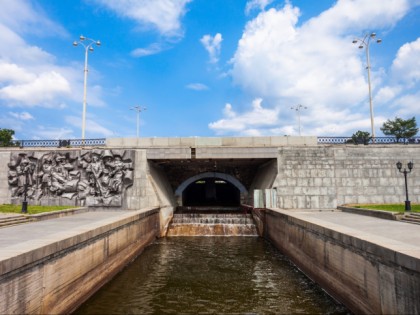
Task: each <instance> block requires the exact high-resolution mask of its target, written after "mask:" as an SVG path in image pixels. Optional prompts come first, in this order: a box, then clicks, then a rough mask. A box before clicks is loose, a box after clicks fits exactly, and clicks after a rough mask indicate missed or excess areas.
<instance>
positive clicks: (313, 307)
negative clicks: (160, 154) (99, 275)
mask: <svg viewBox="0 0 420 315" xmlns="http://www.w3.org/2000/svg"><path fill="white" fill-rule="evenodd" d="M348 313H349V311H348V310H347V309H346V308H344V307H343V306H342V305H338V304H336V303H335V302H334V301H333V300H332V299H331V298H330V297H329V296H328V295H327V294H325V293H324V291H322V290H321V289H320V288H319V287H318V286H317V285H315V284H314V283H313V282H312V281H310V280H309V279H308V278H307V277H306V276H304V275H303V274H302V273H301V272H300V271H299V270H298V269H297V268H296V267H295V266H294V265H292V264H291V263H290V262H289V260H288V259H287V258H286V257H285V256H283V255H281V254H280V253H279V252H278V251H277V250H276V249H275V248H274V247H273V246H272V245H270V244H269V243H268V242H266V241H264V240H263V239H260V238H257V237H173V238H164V239H159V240H157V241H156V242H155V243H154V244H152V245H151V246H149V247H147V248H146V249H145V250H144V252H143V253H142V254H141V255H140V256H139V257H138V258H137V259H136V260H135V261H133V262H132V263H131V264H130V265H129V266H127V267H126V268H125V269H124V270H123V271H122V272H121V273H120V274H118V275H117V276H116V277H115V278H114V279H113V280H112V281H111V282H109V283H108V284H107V285H106V286H104V287H103V288H102V289H101V290H100V291H98V292H97V293H96V294H95V295H94V296H93V297H92V298H91V299H89V300H88V301H87V302H86V303H85V304H84V305H82V306H81V307H80V308H79V309H78V310H77V311H76V314H348Z"/></svg>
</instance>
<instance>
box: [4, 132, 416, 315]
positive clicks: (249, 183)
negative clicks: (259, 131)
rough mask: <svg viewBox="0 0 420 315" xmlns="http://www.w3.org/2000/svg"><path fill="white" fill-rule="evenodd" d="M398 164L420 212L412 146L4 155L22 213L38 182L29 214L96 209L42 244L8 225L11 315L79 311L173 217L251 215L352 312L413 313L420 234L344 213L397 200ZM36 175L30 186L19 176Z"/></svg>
mask: <svg viewBox="0 0 420 315" xmlns="http://www.w3.org/2000/svg"><path fill="white" fill-rule="evenodd" d="M398 161H401V162H403V163H404V165H405V163H406V162H408V161H412V162H413V164H414V169H413V172H412V173H411V174H410V175H409V178H408V187H409V192H410V198H411V201H412V202H413V203H418V202H419V198H420V172H416V165H419V162H420V146H419V145H418V144H417V143H415V144H411V143H409V144H407V145H403V144H386V145H381V144H375V145H354V144H345V143H344V144H340V145H336V144H320V143H319V142H318V139H317V137H288V136H287V137H286V136H285V137H244V138H195V137H191V138H111V139H106V142H105V144H104V145H103V146H94V147H93V146H92V147H88V146H84V147H76V148H72V147H71V146H70V147H60V148H54V149H52V148H47V147H46V148H40V147H37V148H25V147H24V148H18V147H16V148H4V149H1V150H0V176H1V177H2V178H3V179H4V180H3V181H0V203H18V202H21V201H22V188H24V187H25V186H22V183H28V179H30V180H29V182H30V189H29V195H28V196H29V197H28V198H29V200H30V203H38V204H61V205H79V206H84V207H85V208H89V209H91V210H93V211H89V212H88V213H87V214H83V215H80V216H78V215H75V216H74V219H71V218H62V219H56V220H57V221H56V223H54V226H56V225H59V224H61V223H60V222H62V223H63V224H64V226H65V225H66V224H69V226H70V223H65V222H67V221H72V222H73V221H74V223H72V224H73V225H74V226H72V231H71V233H70V232H66V231H64V230H63V231H60V229H59V228H57V229H58V230H57V231H55V232H54V233H55V234H54V233H53V234H52V235H50V236H48V238H47V236H46V235H45V233H44V232H43V231H44V230H45V229H44V228H42V227H41V226H39V229H40V231H39V232H38V233H39V239H42V242H40V241H39V239H34V240H33V242H31V241H28V242H20V241H18V240H17V239H16V237H15V236H14V234H13V233H12V232H13V231H12V228H10V230H9V231H10V233H7V231H4V232H3V234H4V240H5V242H6V239H7V237H10V238H11V241H10V242H11V243H12V245H10V244H5V248H6V249H7V250H5V251H0V289H2V290H3V292H9V293H8V295H7V299H6V300H5V301H6V302H3V303H0V307H1V309H4V310H5V311H4V313H7V312H12V311H13V312H16V313H19V312H20V313H28V312H30V313H46V312H52V313H59V312H68V311H71V310H73V309H74V307H75V306H77V305H80V302H81V301H83V300H84V299H86V298H87V296H89V295H90V294H92V292H93V291H94V288H97V287H98V286H100V285H102V284H103V283H105V282H106V281H107V280H108V279H109V277H111V276H112V275H114V274H115V273H116V272H118V270H120V269H121V268H122V266H123V265H124V264H125V263H127V262H128V261H130V260H131V259H133V257H135V256H136V255H137V254H138V253H139V252H140V251H141V250H142V248H144V246H145V245H146V244H148V243H150V242H151V241H152V240H153V239H154V238H155V237H156V236H161V237H162V236H165V235H166V232H167V230H168V226H169V223H170V221H171V219H172V217H173V215H174V212H175V211H176V209H177V207H187V208H188V207H190V208H194V209H196V208H197V207H199V206H206V207H219V208H221V209H223V208H229V207H238V206H241V205H242V206H243V205H248V206H250V208H252V209H253V210H255V211H253V214H254V218H255V219H256V220H257V221H258V220H260V221H261V222H260V223H261V224H260V225H259V228H260V229H262V233H260V235H262V236H264V237H265V238H267V239H269V240H270V241H272V242H273V244H275V246H276V247H277V248H279V249H280V250H281V251H282V252H283V253H286V254H287V255H288V257H290V259H291V260H292V261H293V262H294V263H295V264H296V265H298V266H299V267H300V268H301V270H303V271H304V272H305V273H306V274H307V275H309V276H310V277H311V278H313V279H315V280H316V281H317V282H318V283H320V284H321V285H322V287H323V288H324V289H325V290H327V292H329V293H330V294H331V295H332V296H334V297H335V298H336V299H337V300H339V301H342V302H343V303H344V304H345V305H347V306H348V307H349V308H350V309H351V310H352V311H354V312H355V313H401V314H403V313H418V311H419V310H420V305H419V301H418V294H420V289H419V288H420V267H419V266H420V264H419V261H420V249H419V247H418V237H417V235H419V234H418V233H417V234H416V231H418V228H417V226H414V225H410V228H409V229H408V228H407V226H406V225H407V224H409V223H402V222H387V223H386V224H382V223H381V222H382V221H381V220H380V219H373V218H370V219H366V220H364V219H361V218H360V216H358V217H357V218H355V217H354V216H352V215H350V214H344V213H340V212H339V211H336V210H337V207H338V206H341V205H343V204H352V203H402V202H403V201H404V199H405V191H404V177H403V176H402V175H401V173H399V171H398V169H397V168H396V163H397V162H398ZM50 164H51V165H53V166H51V168H50ZM28 165H32V167H29V169H31V170H32V171H30V172H29V173H30V174H29V176H28V173H25V175H26V181H25V177H22V169H24V168H23V167H22V166H28ZM26 188H27V187H26ZM27 193H28V192H27ZM261 209H263V210H262V211H259V210H261ZM116 210H117V211H116ZM126 210H130V211H126ZM322 210H326V211H322ZM95 211H96V212H97V215H96V214H95ZM119 213H121V214H119ZM108 214H109V215H108ZM113 216H114V219H113V218H112V217H113ZM96 217H98V218H100V219H101V222H96V221H95V218H96ZM51 222H52V221H51ZM94 222H95V225H94V226H93V227H91V226H90V225H92V224H93V223H94ZM36 223H37V222H35V223H29V224H36ZM45 225H46V226H48V224H47V223H45ZM378 230H379V232H378ZM408 230H409V231H410V233H414V234H416V236H415V237H414V238H410V237H409V236H408V235H407V233H405V232H404V231H408ZM20 231H22V228H21V229H20ZM34 231H35V230H34ZM391 231H392V232H391ZM0 234H1V233H0ZM12 234H13V235H12ZM28 235H30V234H28ZM389 235H391V236H389ZM41 243H42V246H41V245H40V244H41ZM28 248H30V250H28ZM107 270H109V271H110V272H108V271H107ZM98 279H99V280H98ZM98 281H99V282H98ZM76 286H77V290H75V289H74V288H75V287H76ZM22 287H25V293H24V294H23V293H18V288H22ZM22 296H24V298H21V297H22ZM22 301H32V302H31V303H29V302H27V303H26V302H25V303H23V302H22ZM29 310H32V311H29Z"/></svg>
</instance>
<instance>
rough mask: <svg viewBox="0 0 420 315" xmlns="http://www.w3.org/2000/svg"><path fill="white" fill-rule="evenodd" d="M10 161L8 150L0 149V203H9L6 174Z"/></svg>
mask: <svg viewBox="0 0 420 315" xmlns="http://www.w3.org/2000/svg"><path fill="white" fill-rule="evenodd" d="M9 162H10V152H8V151H0V204H10V199H11V194H10V190H9V183H8V181H7V176H8V175H7V174H8V172H9V167H8V166H7V164H8V163H9Z"/></svg>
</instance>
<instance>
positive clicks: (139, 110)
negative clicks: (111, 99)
mask: <svg viewBox="0 0 420 315" xmlns="http://www.w3.org/2000/svg"><path fill="white" fill-rule="evenodd" d="M146 109H147V108H146V107H141V106H134V107H131V108H130V110H134V111H136V112H137V138H138V137H139V128H140V112H142V111H145V110H146Z"/></svg>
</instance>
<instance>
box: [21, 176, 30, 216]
mask: <svg viewBox="0 0 420 315" xmlns="http://www.w3.org/2000/svg"><path fill="white" fill-rule="evenodd" d="M27 196H28V169H27V168H25V184H24V185H23V202H22V211H21V212H22V213H28V201H26V198H27Z"/></svg>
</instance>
